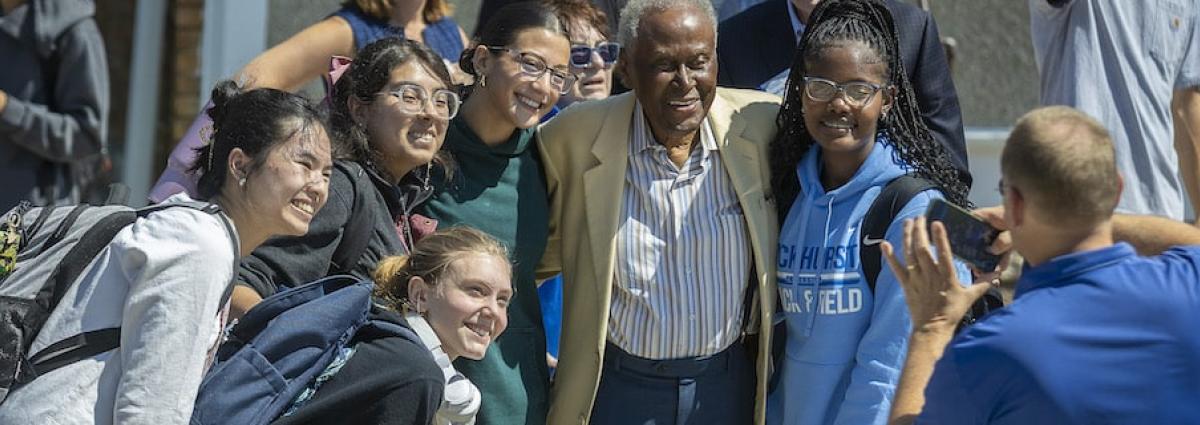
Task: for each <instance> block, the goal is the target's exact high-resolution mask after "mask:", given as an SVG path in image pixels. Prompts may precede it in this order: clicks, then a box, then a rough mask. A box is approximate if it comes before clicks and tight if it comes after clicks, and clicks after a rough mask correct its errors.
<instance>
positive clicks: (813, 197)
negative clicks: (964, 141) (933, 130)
mask: <svg viewBox="0 0 1200 425" xmlns="http://www.w3.org/2000/svg"><path fill="white" fill-rule="evenodd" d="M797 51H798V52H802V54H799V55H797V56H796V58H795V62H794V63H793V65H792V70H791V75H790V76H789V79H788V92H787V97H786V99H785V101H784V104H783V108H782V109H781V110H780V112H779V118H778V122H779V125H780V133H779V137H778V138H777V139H776V141H775V142H774V143H773V144H772V146H771V153H772V155H771V175H772V186H773V187H772V189H773V191H774V192H775V196H776V199H777V200H778V202H779V207H780V208H781V214H785V215H783V216H786V219H785V220H784V222H783V226H782V229H781V231H780V236H779V269H778V276H779V278H778V288H779V296H780V299H781V300H782V303H781V304H782V307H783V310H784V312H785V314H786V323H787V336H786V338H787V339H786V341H787V342H786V344H787V353H788V355H787V356H786V360H785V361H784V362H783V365H782V366H781V368H780V372H779V373H780V378H781V379H780V380H779V385H778V386H777V387H776V389H775V393H774V394H772V396H771V398H770V400H771V402H769V403H768V406H767V409H768V416H771V417H778V418H782V420H781V421H780V422H781V423H783V424H807V423H833V422H839V423H842V422H844V423H856V424H882V423H885V422H886V421H887V417H888V416H887V415H888V409H887V406H889V405H890V403H891V395H890V394H892V393H893V391H892V389H894V388H895V386H896V383H897V382H896V381H897V379H898V378H899V373H898V371H899V368H900V366H901V365H902V364H903V360H904V354H905V353H904V346H905V344H906V342H907V340H906V339H907V337H908V330H907V328H906V327H907V326H908V323H909V318H908V314H907V311H906V307H905V304H904V298H903V297H902V295H903V291H902V290H901V288H900V286H899V284H898V282H897V280H896V277H895V275H893V274H892V272H891V271H890V270H885V271H883V272H882V273H880V274H879V276H878V279H877V283H876V284H875V285H874V287H870V285H869V283H868V282H867V281H866V278H864V277H863V276H862V272H863V267H862V261H861V259H860V258H858V252H859V246H858V245H859V240H860V236H861V234H860V232H861V227H862V226H861V225H860V224H861V222H862V221H863V217H864V216H865V215H866V212H867V210H868V209H869V208H870V206H871V205H872V204H873V203H874V202H875V200H876V197H877V196H879V194H880V192H881V189H882V188H883V187H884V186H886V185H887V184H888V183H890V182H891V181H893V180H894V179H897V178H899V177H901V176H903V175H905V174H915V175H916V176H918V177H921V178H924V179H926V180H929V181H931V182H932V183H933V184H934V186H935V188H934V189H929V190H925V191H923V192H921V193H918V194H916V195H915V196H914V197H913V198H912V200H911V201H909V202H908V204H906V205H904V206H903V209H902V210H901V211H900V212H899V213H898V214H896V217H895V219H894V221H893V222H892V224H891V226H890V227H889V228H888V231H887V233H886V235H884V237H885V238H886V239H887V240H888V241H889V242H890V243H892V244H893V245H895V244H898V243H899V242H900V241H899V239H900V238H901V237H902V231H901V230H900V224H901V223H902V222H903V221H904V220H905V219H907V218H911V217H915V216H917V215H919V214H921V213H923V212H924V211H925V208H926V206H927V205H928V203H929V201H930V200H932V199H935V198H943V197H944V198H946V199H948V200H949V201H951V202H954V203H957V204H960V205H963V204H965V203H966V202H967V201H966V194H967V189H968V188H967V186H966V185H965V184H964V183H962V182H961V181H959V180H958V179H957V178H956V175H957V174H956V172H955V171H954V168H953V166H952V165H951V162H950V160H949V156H948V154H947V152H946V151H945V149H944V148H943V147H942V145H940V144H938V143H936V142H935V141H934V140H933V138H932V137H931V136H930V132H929V130H928V129H927V128H926V127H925V124H924V121H922V119H921V115H920V111H919V110H918V109H917V103H916V101H915V96H914V94H913V90H912V87H911V84H910V83H909V81H908V79H907V77H906V75H905V73H904V68H903V66H901V64H900V61H899V57H900V52H899V48H898V41H897V36H896V31H895V27H894V24H893V23H892V17H891V14H890V12H889V11H888V9H887V7H886V6H885V5H884V4H883V2H881V1H879V0H825V1H824V2H822V3H821V4H820V5H819V6H817V8H816V10H814V11H813V14H812V16H811V17H810V21H809V26H808V28H807V29H806V31H805V33H804V36H803V37H802V38H801V41H800V45H799V46H798V47H797ZM960 266H961V265H960ZM960 271H961V272H964V273H965V268H962V267H960ZM964 281H969V280H967V279H964ZM880 406H882V407H883V408H880Z"/></svg>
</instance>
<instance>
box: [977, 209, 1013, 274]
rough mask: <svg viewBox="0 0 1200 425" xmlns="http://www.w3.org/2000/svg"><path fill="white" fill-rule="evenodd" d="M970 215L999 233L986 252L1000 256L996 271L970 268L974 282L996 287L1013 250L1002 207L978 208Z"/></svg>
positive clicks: (1010, 234)
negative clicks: (973, 215)
mask: <svg viewBox="0 0 1200 425" xmlns="http://www.w3.org/2000/svg"><path fill="white" fill-rule="evenodd" d="M971 213H972V214H975V216H976V217H979V218H980V219H982V220H983V221H984V222H986V223H987V224H988V225H989V226H992V228H994V229H996V230H999V231H1000V232H999V233H997V234H996V237H995V239H992V244H991V245H989V246H988V252H990V253H992V254H995V255H999V256H1000V262H999V264H998V265H997V267H996V270H977V269H975V267H971V273H972V275H974V276H975V281H976V282H978V281H991V282H992V285H998V284H999V283H1000V281H999V280H1000V274H1001V273H1003V272H1004V270H1005V269H1007V268H1008V263H1009V257H1011V256H1012V249H1013V245H1012V233H1011V232H1009V231H1008V224H1007V223H1005V222H1004V206H1001V205H997V206H994V207H987V208H979V209H977V210H975V211H971Z"/></svg>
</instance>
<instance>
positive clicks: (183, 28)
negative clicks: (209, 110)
mask: <svg viewBox="0 0 1200 425" xmlns="http://www.w3.org/2000/svg"><path fill="white" fill-rule="evenodd" d="M168 15H169V22H168V23H167V29H166V37H167V40H166V46H165V48H164V54H163V64H162V66H163V73H162V81H161V84H162V91H161V93H162V98H161V100H160V105H161V108H160V110H161V111H162V113H161V114H159V126H158V135H159V137H157V138H156V143H155V146H156V148H155V163H154V164H153V166H152V169H153V171H152V173H153V174H152V175H153V176H158V174H159V173H161V171H162V168H163V166H164V165H165V164H166V158H167V155H168V154H170V152H171V149H172V148H174V147H175V143H176V142H178V141H179V139H180V138H182V137H183V134H184V132H185V131H187V128H188V126H189V125H191V123H192V120H194V119H195V118H196V114H197V113H199V109H200V108H199V105H197V103H198V102H199V86H200V66H199V62H200V38H201V31H202V30H203V28H204V25H203V24H204V0H171V5H170V11H169V12H168Z"/></svg>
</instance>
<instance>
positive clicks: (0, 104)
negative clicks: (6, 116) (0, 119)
mask: <svg viewBox="0 0 1200 425" xmlns="http://www.w3.org/2000/svg"><path fill="white" fill-rule="evenodd" d="M6 107H8V92H5V91H4V90H0V112H4V108H6Z"/></svg>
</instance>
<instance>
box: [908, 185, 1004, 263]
mask: <svg viewBox="0 0 1200 425" xmlns="http://www.w3.org/2000/svg"><path fill="white" fill-rule="evenodd" d="M925 217H926V219H927V220H928V221H929V223H933V222H934V221H935V220H936V221H940V222H942V224H943V225H944V226H946V236H947V238H949V239H950V249H952V250H953V251H954V256H955V257H958V258H959V259H960V260H963V261H965V262H967V263H969V264H971V265H973V266H975V269H976V270H979V271H980V272H984V273H987V272H990V271H992V270H996V266H997V265H999V264H1000V256H999V255H995V254H992V253H990V252H988V247H989V246H991V245H992V242H993V241H994V240H995V239H996V235H999V234H1000V231H999V230H996V228H994V227H992V226H991V225H989V224H987V222H984V221H983V220H982V219H980V218H979V217H976V216H975V215H974V214H971V213H970V212H968V211H967V210H964V209H962V208H961V207H959V206H957V205H954V204H951V203H949V202H946V201H945V200H942V199H934V200H933V201H932V202H930V203H929V209H928V210H926V211H925Z"/></svg>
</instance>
